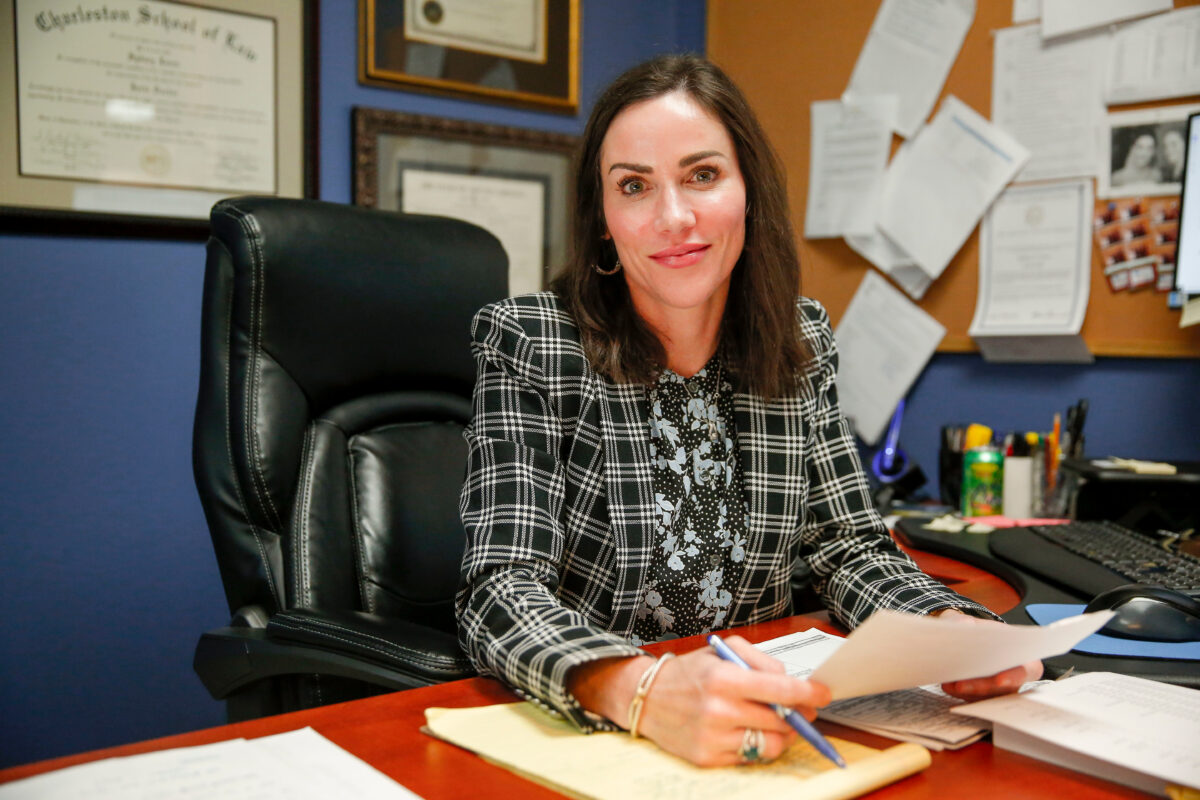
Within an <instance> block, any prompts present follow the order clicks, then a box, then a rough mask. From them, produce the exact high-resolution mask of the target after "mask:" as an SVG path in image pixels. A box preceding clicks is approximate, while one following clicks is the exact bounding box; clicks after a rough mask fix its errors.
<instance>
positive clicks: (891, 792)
mask: <svg viewBox="0 0 1200 800" xmlns="http://www.w3.org/2000/svg"><path fill="white" fill-rule="evenodd" d="M915 555H916V556H917V558H918V561H919V562H920V563H921V566H922V568H923V569H925V570H926V571H927V572H929V573H930V574H931V575H934V576H935V577H938V578H939V579H940V580H942V581H943V582H945V583H947V584H949V585H950V586H952V587H953V588H954V589H955V590H956V591H959V592H961V593H962V594H965V595H966V596H968V597H971V598H972V599H975V600H978V601H980V602H982V603H984V604H986V605H988V606H989V607H990V608H992V609H993V610H995V611H998V612H1003V611H1006V610H1008V609H1009V608H1011V607H1012V606H1015V605H1016V604H1017V602H1018V599H1019V598H1018V596H1017V595H1016V593H1015V592H1014V591H1013V590H1012V589H1010V588H1008V587H1007V586H1006V585H1005V584H1004V583H1003V582H1002V581H1000V580H999V579H997V578H994V577H992V576H990V575H988V574H987V573H985V572H983V571H981V570H978V569H975V568H974V567H971V566H968V565H965V564H961V563H959V562H956V561H953V560H951V559H948V558H942V557H939V556H931V555H929V554H926V553H917V554H915ZM814 626H815V627H819V628H822V629H824V630H827V631H830V632H837V631H836V629H835V628H833V627H832V626H831V625H829V624H828V623H827V622H825V621H824V620H823V619H822V618H821V617H820V615H814V616H803V617H792V618H790V619H783V620H776V621H773V622H766V623H762V624H759V625H752V626H749V627H746V628H742V629H739V630H738V631H737V633H739V634H741V635H743V636H745V637H746V638H747V639H749V640H750V641H752V642H758V641H763V640H765V639H771V638H774V637H776V636H783V635H784V634H787V633H793V632H796V631H802V630H808V629H809V628H811V627H814ZM701 646H703V639H702V637H699V636H696V637H691V638H689V639H680V640H676V641H673V642H666V643H662V644H658V645H653V646H651V647H648V648H646V649H648V650H651V651H653V652H661V651H665V650H673V651H677V652H686V651H688V650H692V649H694V648H696V647H701ZM515 699H517V698H516V696H515V695H514V694H513V693H512V692H510V691H509V690H508V689H506V688H504V687H503V686H502V685H501V684H500V683H498V682H497V681H494V680H491V679H488V678H472V679H469V680H465V681H456V682H454V683H447V684H442V685H440V686H430V687H427V688H423V689H410V690H408V691H406V692H396V693H393V694H386V695H380V696H378V697H372V698H368V699H366V700H356V701H354V702H350V703H342V704H339V705H333V706H324V707H321V708H315V709H310V710H307V711H297V712H295V713H291V714H281V715H279V716H275V717H266V718H263V719H258V720H252V721H250V722H241V723H236V724H233V725H224V726H221V727H217V728H209V729H207V730H201V731H195V732H192V733H185V734H180V735H177V736H168V737H165V738H162V739H153V740H149V741H145V742H137V743H135V744H129V745H123V746H120V747H113V748H108V749H104V750H96V751H92V752H90V753H81V754H78V755H73V756H65V757H63V758H57V759H51V760H49V761H41V762H38V763H35V764H27V765H24V766H18V767H12V768H9V769H6V770H0V783H4V782H7V781H13V780H17V779H18V778H24V777H28V776H30V775H36V774H39V773H42V772H48V771H50V770H53V769H59V768H61V767H66V766H71V765H73V764H80V763H84V762H87V761H94V760H97V759H100V758H106V757H109V756H123V755H133V754H136V753H144V752H150V751H153V750H164V749H167V748H170V747H183V746H188V745H197V744H208V743H210V742H216V741H222V740H225V739H233V738H237V737H245V738H255V737H258V736H265V735H268V734H272V733H281V732H283V731H288V730H294V729H296V728H301V727H304V726H310V727H312V728H313V729H315V730H317V731H318V732H320V733H321V734H322V735H323V736H325V737H326V738H328V739H330V740H331V741H333V742H335V743H337V744H338V745H340V746H341V747H343V748H345V749H346V750H348V751H350V752H351V753H354V754H355V755H357V756H358V757H360V758H362V759H364V760H365V761H367V762H368V763H370V764H372V765H373V766H375V767H376V768H377V769H379V770H381V771H382V772H384V773H386V774H387V775H390V776H391V777H393V778H395V779H396V780H397V781H399V782H400V783H402V784H404V785H405V786H406V787H408V788H409V789H411V790H412V791H414V792H416V793H417V794H419V795H421V796H422V797H424V798H426V800H443V798H447V799H448V798H458V797H461V796H462V795H463V787H464V786H469V787H471V791H470V794H471V796H472V797H476V798H521V799H522V800H526V799H527V798H528V799H529V800H535V799H536V798H557V797H561V795H558V794H556V793H554V792H552V791H550V790H548V789H545V788H543V787H541V786H538V785H536V784H533V783H530V782H529V781H526V780H524V779H523V778H519V777H517V776H516V775H513V774H512V773H510V772H508V771H507V770H504V769H502V768H500V767H496V766H493V765H491V764H489V763H487V762H485V761H484V760H483V759H481V758H478V757H477V756H475V755H473V754H471V753H469V752H467V751H465V750H461V749H459V748H458V747H455V746H454V745H450V744H446V743H445V742H441V741H439V740H437V739H434V738H432V737H429V736H426V735H425V734H423V733H421V731H420V727H421V725H422V724H423V723H424V711H425V709H426V708H428V707H430V706H444V707H451V708H453V707H468V706H478V705H488V704H492V703H507V702H512V701H513V700H515ZM818 726H819V727H820V728H821V729H822V730H824V731H825V732H827V733H830V734H832V735H835V736H840V737H842V738H845V739H851V740H854V741H858V742H862V743H863V744H866V745H870V746H872V747H887V746H889V745H890V744H892V743H893V742H892V741H891V740H890V739H884V738H881V737H878V736H873V735H871V734H868V733H864V732H862V731H857V730H853V729H850V728H844V727H842V726H839V725H834V724H831V723H827V722H824V721H821V722H819V723H818ZM1147 796H1148V795H1144V794H1142V793H1140V792H1135V791H1134V790H1132V789H1127V788H1125V787H1122V786H1118V785H1116V784H1113V783H1109V782H1107V781H1101V780H1097V779H1095V778H1091V777H1088V776H1086V775H1083V774H1080V773H1077V772H1072V771H1070V770H1065V769H1061V768H1059V767H1055V766H1052V765H1050V764H1046V763H1044V762H1041V761H1037V760H1034V759H1030V758H1026V757H1024V756H1020V755H1017V754H1015V753H1009V752H1006V751H1004V750H997V749H995V748H993V747H992V745H991V743H990V742H989V741H984V742H979V743H976V744H973V745H970V746H968V747H966V748H964V749H962V750H958V751H952V752H950V751H948V752H941V753H934V754H933V765H932V766H931V767H929V768H928V769H926V770H925V771H923V772H921V773H919V774H917V775H914V776H912V777H909V778H906V779H904V780H902V781H900V782H898V783H895V784H892V785H891V786H888V787H886V788H884V789H881V790H880V791H878V792H875V793H874V794H872V795H871V797H873V798H928V799H929V800H935V799H936V800H944V798H949V797H971V798H972V800H987V798H996V799H997V800H1000V799H1001V798H1004V799H1007V798H1013V797H1021V798H1055V800H1059V799H1060V798H1064V797H1070V798H1072V800H1089V799H1090V798H1119V797H1147Z"/></svg>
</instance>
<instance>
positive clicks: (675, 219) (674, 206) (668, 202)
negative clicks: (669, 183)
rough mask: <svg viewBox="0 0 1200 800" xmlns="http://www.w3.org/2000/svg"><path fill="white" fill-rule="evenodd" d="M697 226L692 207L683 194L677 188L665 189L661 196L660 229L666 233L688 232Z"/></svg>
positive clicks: (659, 210)
mask: <svg viewBox="0 0 1200 800" xmlns="http://www.w3.org/2000/svg"><path fill="white" fill-rule="evenodd" d="M695 224H696V215H695V213H694V212H693V211H692V205H691V203H689V202H688V199H687V197H685V196H684V194H683V192H682V191H680V190H679V189H678V188H676V187H670V188H667V189H664V190H663V191H662V192H661V193H660V194H659V202H658V228H659V230H661V231H663V232H666V233H676V232H678V231H683V230H687V229H688V228H690V227H692V226H693V225H695Z"/></svg>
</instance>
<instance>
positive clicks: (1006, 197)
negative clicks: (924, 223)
mask: <svg viewBox="0 0 1200 800" xmlns="http://www.w3.org/2000/svg"><path fill="white" fill-rule="evenodd" d="M1091 219H1092V182H1091V181H1068V182H1065V183H1042V184H1031V185H1026V186H1013V187H1011V188H1009V189H1007V190H1006V191H1004V192H1003V193H1002V194H1001V195H1000V196H999V197H998V198H996V202H995V203H993V204H992V207H991V209H990V210H989V211H988V214H987V216H986V217H985V218H984V220H983V226H982V229H981V232H980V237H979V293H978V295H977V298H976V301H975V316H974V319H972V320H971V327H970V328H969V330H968V333H969V334H970V335H971V336H975V337H979V336H1043V335H1048V334H1068V333H1078V332H1079V328H1080V326H1082V325H1083V317H1084V315H1085V314H1086V313H1087V303H1088V291H1089V289H1090V287H1091V264H1092V235H1091Z"/></svg>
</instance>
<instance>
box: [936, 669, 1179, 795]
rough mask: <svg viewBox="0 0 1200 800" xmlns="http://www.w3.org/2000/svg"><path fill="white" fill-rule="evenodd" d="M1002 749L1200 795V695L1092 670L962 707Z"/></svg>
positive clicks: (1161, 790)
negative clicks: (989, 727)
mask: <svg viewBox="0 0 1200 800" xmlns="http://www.w3.org/2000/svg"><path fill="white" fill-rule="evenodd" d="M955 713H962V714H970V715H972V716H976V717H980V718H982V719H986V720H990V721H991V722H992V724H993V727H994V736H993V742H994V743H995V745H996V746H997V747H1001V748H1004V749H1005V750H1012V751H1013V752H1017V753H1021V754H1023V755H1027V756H1030V757H1031V758H1038V759H1041V760H1043V761H1049V762H1050V763H1052V764H1058V765H1060V766H1063V767H1067V768H1069V769H1074V770H1078V771H1080V772H1085V773H1087V774H1089V775H1095V776H1097V777H1100V778H1104V779H1106V780H1111V781H1116V782H1117V783H1123V784H1126V785H1128V786H1132V787H1134V788H1135V789H1140V790H1142V791H1145V792H1151V793H1153V794H1159V795H1161V794H1165V793H1166V788H1167V787H1168V786H1172V785H1175V786H1184V787H1188V788H1192V789H1200V748H1198V747H1197V743H1200V692H1197V691H1196V690H1195V689H1187V688H1184V687H1181V686H1171V685H1170V684H1166V683H1158V682H1156V681H1150V680H1146V679H1145V678H1133V677H1129V676H1126V675H1116V674H1114V673H1111V672H1092V673H1088V674H1086V675H1077V676H1075V677H1073V678H1067V679H1065V680H1061V681H1057V682H1054V683H1048V684H1046V685H1044V686H1040V687H1038V688H1037V689H1035V690H1034V691H1031V692H1025V693H1024V694H1019V695H1008V696H1006V697H996V698H992V699H991V700H984V701H982V702H980V703H971V704H968V705H964V706H959V707H958V708H956V709H955Z"/></svg>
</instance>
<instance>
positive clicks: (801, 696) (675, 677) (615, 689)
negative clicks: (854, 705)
mask: <svg viewBox="0 0 1200 800" xmlns="http://www.w3.org/2000/svg"><path fill="white" fill-rule="evenodd" d="M725 642H726V643H727V644H728V645H729V646H730V647H731V648H732V649H733V650H734V651H735V652H736V653H737V654H738V655H739V656H741V657H742V658H743V659H744V660H745V661H746V662H747V663H748V664H750V666H751V667H753V668H754V669H753V670H745V669H742V668H741V667H738V666H736V665H734V664H730V663H729V662H727V661H722V660H721V659H719V658H718V657H717V656H716V654H715V653H713V652H712V650H710V649H709V648H707V647H703V648H700V649H699V650H695V651H693V652H691V653H687V654H686V655H682V656H680V657H678V658H674V659H671V660H669V661H667V662H666V663H664V664H663V665H662V667H661V668H660V669H659V672H658V676H657V677H656V678H655V680H654V683H653V685H652V686H651V688H650V691H649V693H648V694H647V695H646V699H645V701H644V703H643V706H642V713H641V718H640V720H639V723H638V734H639V735H641V736H645V737H646V738H647V739H651V740H652V741H654V742H655V743H656V744H658V746H659V747H661V748H662V749H664V750H666V751H667V752H670V753H674V754H675V755H677V756H680V757H681V758H685V759H687V760H688V761H691V762H692V763H693V764H697V765H699V766H705V767H709V766H714V767H715V766H727V765H730V764H737V763H739V761H740V754H739V753H740V750H741V747H742V742H743V737H744V736H745V735H746V729H747V728H750V729H758V730H761V731H762V732H763V738H764V747H763V748H762V754H761V755H762V757H763V758H765V759H766V760H771V759H774V758H777V757H778V756H779V755H780V754H781V753H783V751H784V750H786V749H787V748H788V747H789V746H790V745H791V743H792V742H793V741H794V740H795V738H796V732H795V731H793V730H792V728H791V727H790V726H789V725H788V724H787V723H786V722H784V721H783V720H782V719H781V718H780V717H779V715H777V714H776V713H775V712H774V711H772V710H771V708H770V707H769V706H768V705H766V704H768V703H778V704H780V705H782V706H787V707H790V708H794V709H796V711H798V712H799V713H801V714H803V715H804V716H805V717H806V718H808V719H810V720H812V719H815V718H816V715H817V711H816V710H817V708H818V707H820V706H823V705H825V704H827V703H828V702H829V700H830V696H829V690H828V689H827V688H826V687H825V686H824V685H822V684H820V683H815V682H813V681H805V680H800V679H798V678H792V677H789V676H788V675H787V673H786V672H785V670H784V667H783V665H782V664H781V663H779V662H778V661H777V660H775V659H773V658H771V657H770V656H768V655H766V654H765V653H763V652H761V651H759V650H757V649H756V648H754V647H753V646H751V645H750V643H749V642H747V641H746V640H745V639H743V638H741V637H740V636H730V637H729V638H727V639H726V640H725ZM653 663H654V662H653V661H652V660H651V659H650V658H648V657H644V656H643V657H638V658H635V659H617V660H612V661H609V662H608V663H605V662H603V661H601V662H596V663H595V664H589V665H583V666H582V667H580V668H577V672H580V674H578V675H572V681H571V689H572V692H573V693H574V694H575V697H576V699H578V700H579V702H580V703H581V704H582V705H583V707H584V708H587V709H589V710H592V711H596V712H597V713H601V714H604V715H605V716H607V717H608V718H609V719H611V720H613V721H615V722H617V723H618V724H620V725H622V726H624V725H626V724H627V720H626V718H625V717H626V714H627V713H628V708H629V703H630V701H631V700H632V698H633V693H634V691H635V689H636V685H637V680H638V678H640V677H641V675H642V674H643V673H644V672H645V670H646V669H648V668H649V666H650V665H651V664H653Z"/></svg>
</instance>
